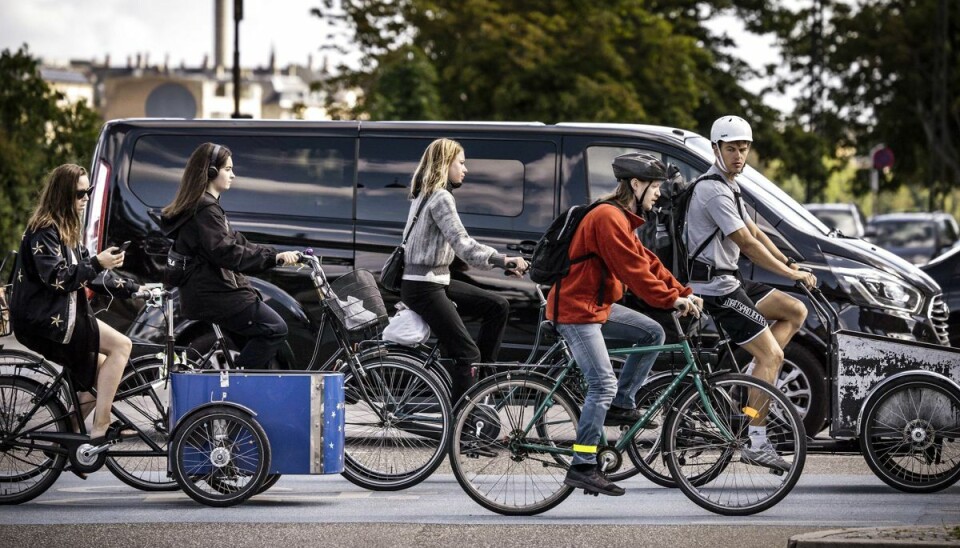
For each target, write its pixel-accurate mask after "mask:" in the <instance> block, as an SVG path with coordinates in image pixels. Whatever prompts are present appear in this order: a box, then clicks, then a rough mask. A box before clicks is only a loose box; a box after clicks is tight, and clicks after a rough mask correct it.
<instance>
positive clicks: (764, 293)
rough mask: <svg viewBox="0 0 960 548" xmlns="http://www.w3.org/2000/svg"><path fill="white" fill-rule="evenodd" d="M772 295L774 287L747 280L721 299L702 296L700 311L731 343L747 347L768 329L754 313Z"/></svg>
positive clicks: (762, 319) (761, 316)
mask: <svg viewBox="0 0 960 548" xmlns="http://www.w3.org/2000/svg"><path fill="white" fill-rule="evenodd" d="M771 293H773V288H772V287H770V286H768V285H764V284H761V283H757V282H753V281H750V280H743V281H741V282H740V287H738V288H737V289H736V290H734V291H733V292H731V293H728V294H726V295H720V296H710V295H703V308H704V309H705V310H706V311H707V312H709V313H710V316H712V317H713V320H714V321H715V322H717V323H718V324H720V327H722V328H723V330H724V331H726V332H727V335H728V336H729V337H730V339H731V340H733V342H735V343H737V344H738V345H743V344H746V343H748V342H750V341H752V340H753V339H755V338H756V337H757V335H759V334H760V333H761V332H763V330H764V329H766V328H767V320H766V319H765V318H764V317H763V315H762V314H760V312H759V311H757V305H756V303H759V302H760V301H762V300H763V299H765V298H766V297H768V296H769V295H770V294H771Z"/></svg>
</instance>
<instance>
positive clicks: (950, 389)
mask: <svg viewBox="0 0 960 548" xmlns="http://www.w3.org/2000/svg"><path fill="white" fill-rule="evenodd" d="M860 449H861V451H862V452H863V458H864V459H866V461H867V464H868V465H869V466H870V469H871V470H873V472H874V473H875V474H876V475H877V476H878V477H879V478H880V479H881V480H883V481H884V483H886V484H887V485H889V486H891V487H893V488H895V489H899V490H900V491H904V492H907V493H933V492H935V491H940V490H941V489H945V488H947V487H949V486H951V485H953V484H954V483H955V482H956V481H957V479H958V478H960V391H958V390H957V388H956V386H955V385H953V384H951V383H949V382H947V381H946V380H944V379H941V378H937V377H933V376H929V375H917V376H914V377H907V378H904V379H902V380H898V381H897V382H895V383H888V384H886V385H884V386H882V387H881V388H880V389H879V390H877V391H876V392H875V393H873V394H872V395H871V396H870V397H869V398H868V399H867V401H866V403H865V404H864V409H863V419H862V422H861V423H860Z"/></svg>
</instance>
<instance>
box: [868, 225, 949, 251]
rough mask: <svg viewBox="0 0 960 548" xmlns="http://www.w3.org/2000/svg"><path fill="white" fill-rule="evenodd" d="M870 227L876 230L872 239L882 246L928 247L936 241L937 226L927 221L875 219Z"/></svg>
mask: <svg viewBox="0 0 960 548" xmlns="http://www.w3.org/2000/svg"><path fill="white" fill-rule="evenodd" d="M870 228H871V229H872V231H874V232H875V235H874V236H872V238H871V240H872V241H873V243H875V244H877V245H879V246H880V247H917V248H928V247H933V246H934V245H935V243H936V242H935V238H936V236H935V234H936V233H935V229H936V227H935V226H934V225H933V223H931V222H927V221H894V220H890V221H874V222H872V223H870Z"/></svg>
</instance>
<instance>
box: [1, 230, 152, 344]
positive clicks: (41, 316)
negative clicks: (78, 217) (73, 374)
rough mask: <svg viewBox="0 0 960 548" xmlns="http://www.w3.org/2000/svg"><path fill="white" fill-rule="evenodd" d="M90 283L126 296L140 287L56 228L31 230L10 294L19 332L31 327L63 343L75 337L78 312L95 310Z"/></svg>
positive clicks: (96, 288)
mask: <svg viewBox="0 0 960 548" xmlns="http://www.w3.org/2000/svg"><path fill="white" fill-rule="evenodd" d="M87 287H89V288H90V289H92V290H93V291H95V292H97V293H103V294H109V295H113V296H114V297H117V298H122V299H126V298H129V297H130V296H131V295H132V294H133V293H134V292H136V291H137V289H138V287H139V286H138V285H137V283H136V282H134V281H133V280H127V279H124V278H122V277H120V276H118V275H116V274H114V273H113V272H112V271H109V270H104V268H103V267H102V266H100V263H99V261H97V258H96V257H91V256H90V254H89V253H88V252H87V250H86V249H85V248H84V247H82V246H81V247H79V248H77V249H71V248H69V247H68V246H67V244H65V243H64V242H63V240H61V239H60V232H59V231H58V230H57V229H56V227H53V226H49V227H46V228H41V229H39V230H37V231H32V232H31V231H28V232H26V233H25V234H24V235H23V240H21V242H20V251H19V254H18V255H17V262H16V265H15V267H14V277H13V291H12V293H13V295H12V296H11V297H10V320H11V321H12V322H13V329H14V332H23V331H29V332H31V333H33V334H34V335H39V336H41V337H43V338H45V339H49V340H51V341H53V342H56V343H60V344H66V343H68V342H70V339H71V337H72V336H73V330H74V326H75V325H76V321H77V315H78V314H87V313H89V312H88V311H89V306H88V305H87V296H86V292H85V291H84V289H85V288H87Z"/></svg>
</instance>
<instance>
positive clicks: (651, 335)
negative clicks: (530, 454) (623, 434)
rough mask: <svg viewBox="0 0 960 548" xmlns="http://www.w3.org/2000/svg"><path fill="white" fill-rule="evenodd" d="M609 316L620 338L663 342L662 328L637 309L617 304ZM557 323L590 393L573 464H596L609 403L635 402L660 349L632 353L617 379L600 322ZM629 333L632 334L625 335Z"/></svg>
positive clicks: (579, 426) (578, 432) (579, 430)
mask: <svg viewBox="0 0 960 548" xmlns="http://www.w3.org/2000/svg"><path fill="white" fill-rule="evenodd" d="M614 314H616V315H614ZM610 317H611V320H614V325H612V326H610V329H613V330H616V333H617V338H627V339H636V340H637V341H638V344H641V345H652V344H662V343H663V340H664V334H663V328H661V327H660V325H659V324H657V323H656V322H654V321H653V320H651V319H650V318H647V317H646V316H644V315H643V314H640V313H639V312H637V311H635V310H631V309H629V308H626V307H623V306H620V305H616V304H615V305H613V310H611V315H610ZM608 323H609V321H608ZM556 327H557V331H558V332H559V333H560V335H561V336H562V337H563V338H564V340H566V341H567V344H568V345H569V347H570V353H571V354H573V359H574V360H576V362H577V365H578V366H579V367H580V370H581V371H583V376H584V378H585V379H586V381H587V395H586V398H585V400H584V403H583V410H582V411H581V413H580V423H579V425H578V427H577V440H576V442H575V443H576V445H577V446H579V447H577V448H575V453H574V457H573V463H572V464H575V465H576V464H595V463H596V462H597V454H596V451H597V450H596V446H597V443H599V442H600V436H601V433H602V431H603V421H604V419H605V418H606V416H607V410H608V409H610V404H611V403H613V402H614V400H615V399H616V401H622V402H627V403H629V404H630V405H631V406H633V405H635V404H633V403H631V402H633V401H634V399H633V398H634V396H635V395H636V392H637V390H639V389H640V387H641V386H642V385H643V382H644V381H645V380H646V378H647V374H648V373H649V372H650V368H651V367H652V366H653V362H654V361H655V360H656V359H657V353H656V352H650V353H647V354H642V355H635V356H631V357H630V358H629V359H628V360H627V363H626V364H625V365H624V369H623V373H622V374H621V377H620V381H619V383H618V382H617V378H616V375H614V373H613V366H612V365H611V363H610V356H609V355H608V354H607V346H606V344H605V343H604V339H603V336H604V333H603V329H602V326H601V324H598V323H583V324H557V326H556ZM608 331H609V329H608ZM630 334H633V336H632V337H631V336H624V335H630Z"/></svg>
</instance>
